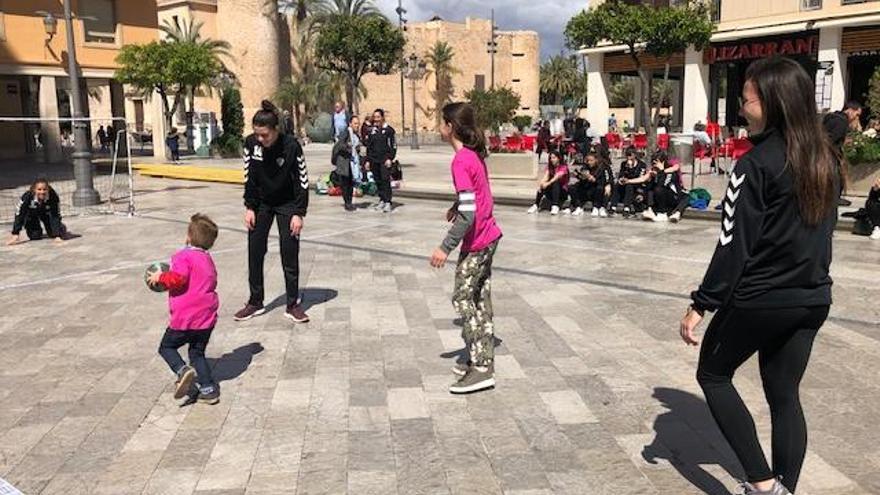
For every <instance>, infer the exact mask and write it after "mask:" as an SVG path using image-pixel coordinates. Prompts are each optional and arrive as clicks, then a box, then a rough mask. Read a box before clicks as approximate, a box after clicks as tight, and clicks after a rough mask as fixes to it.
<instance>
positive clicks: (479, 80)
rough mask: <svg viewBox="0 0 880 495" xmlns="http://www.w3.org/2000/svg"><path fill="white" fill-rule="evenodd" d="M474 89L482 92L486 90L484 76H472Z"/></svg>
mask: <svg viewBox="0 0 880 495" xmlns="http://www.w3.org/2000/svg"><path fill="white" fill-rule="evenodd" d="M474 89H478V90H480V91H484V90H485V89H486V76H485V75H484V74H476V75H474Z"/></svg>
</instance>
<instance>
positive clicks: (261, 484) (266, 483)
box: [245, 466, 299, 495]
mask: <svg viewBox="0 0 880 495" xmlns="http://www.w3.org/2000/svg"><path fill="white" fill-rule="evenodd" d="M296 467H298V466H296ZM298 475H299V472H298V471H274V472H270V471H265V472H255V473H254V474H253V475H252V476H251V478H250V480H248V485H247V489H246V490H245V494H246V495H276V494H278V495H283V494H290V495H293V494H295V493H297V477H298Z"/></svg>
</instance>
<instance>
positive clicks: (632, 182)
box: [613, 148, 648, 217]
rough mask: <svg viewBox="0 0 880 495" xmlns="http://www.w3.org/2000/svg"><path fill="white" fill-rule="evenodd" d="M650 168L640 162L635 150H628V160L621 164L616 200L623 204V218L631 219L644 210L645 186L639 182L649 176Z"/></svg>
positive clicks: (615, 201) (615, 202)
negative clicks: (634, 214)
mask: <svg viewBox="0 0 880 495" xmlns="http://www.w3.org/2000/svg"><path fill="white" fill-rule="evenodd" d="M647 172H648V166H647V165H645V162H643V161H641V160H639V158H638V155H637V154H636V150H635V148H627V150H626V160H624V161H622V162H620V170H619V171H618V172H617V187H616V188H615V193H616V195H615V200H614V201H613V203H614V205H615V206H616V205H617V203H621V202H622V203H623V216H624V217H629V216H630V215H632V214H633V213H637V212H638V211H641V210H643V209H644V206H643V205H644V203H645V198H646V196H645V185H644V181H642V182H639V180H640V179H641V178H642V176H644V175H645V174H647Z"/></svg>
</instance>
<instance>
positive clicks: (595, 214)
mask: <svg viewBox="0 0 880 495" xmlns="http://www.w3.org/2000/svg"><path fill="white" fill-rule="evenodd" d="M590 216H591V217H598V216H599V208H593V211H592V212H590Z"/></svg>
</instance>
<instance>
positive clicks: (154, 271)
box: [144, 262, 171, 292]
mask: <svg viewBox="0 0 880 495" xmlns="http://www.w3.org/2000/svg"><path fill="white" fill-rule="evenodd" d="M170 270H171V266H169V265H168V263H163V262H156V263H152V264H150V266H148V267H147V271H146V272H144V283H146V284H147V287H148V288H149V289H150V290H151V291H153V292H165V291H166V290H168V288H167V287H165V285H164V284H162V283H161V282H159V281H158V276H159V275H161V274H163V273H165V272H167V271H170Z"/></svg>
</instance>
